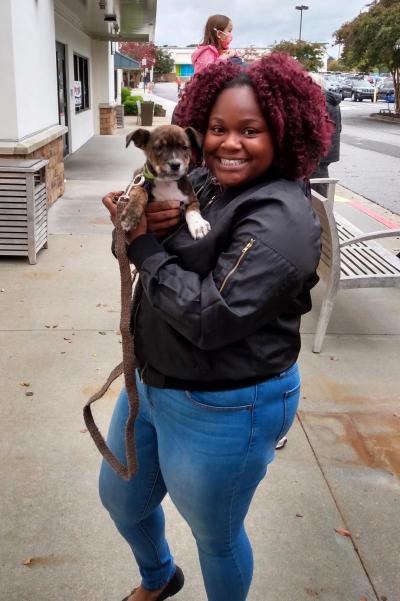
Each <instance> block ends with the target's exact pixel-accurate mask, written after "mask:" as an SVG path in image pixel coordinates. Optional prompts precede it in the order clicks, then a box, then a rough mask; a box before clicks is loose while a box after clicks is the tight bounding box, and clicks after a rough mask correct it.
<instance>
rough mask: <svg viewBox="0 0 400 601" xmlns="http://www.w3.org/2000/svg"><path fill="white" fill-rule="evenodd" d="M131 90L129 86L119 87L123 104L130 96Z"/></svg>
mask: <svg viewBox="0 0 400 601" xmlns="http://www.w3.org/2000/svg"><path fill="white" fill-rule="evenodd" d="M130 95H131V90H130V88H121V102H122V104H125V102H126V101H127V99H128V98H130Z"/></svg>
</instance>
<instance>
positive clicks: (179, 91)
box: [176, 77, 182, 97]
mask: <svg viewBox="0 0 400 601" xmlns="http://www.w3.org/2000/svg"><path fill="white" fill-rule="evenodd" d="M176 86H177V88H178V97H179V95H180V93H181V88H182V80H181V78H180V77H177V78H176Z"/></svg>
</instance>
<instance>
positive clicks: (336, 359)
mask: <svg viewBox="0 0 400 601" xmlns="http://www.w3.org/2000/svg"><path fill="white" fill-rule="evenodd" d="M330 360H331V361H339V357H330Z"/></svg>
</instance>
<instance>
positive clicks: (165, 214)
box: [146, 200, 181, 238]
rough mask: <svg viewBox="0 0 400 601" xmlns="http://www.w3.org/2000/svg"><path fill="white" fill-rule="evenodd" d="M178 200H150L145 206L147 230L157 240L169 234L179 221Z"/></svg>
mask: <svg viewBox="0 0 400 601" xmlns="http://www.w3.org/2000/svg"><path fill="white" fill-rule="evenodd" d="M180 206H181V205H180V202H179V200H168V201H157V200H152V201H151V202H149V204H148V205H147V206H146V218H147V228H148V231H149V232H152V233H153V234H154V235H155V236H157V238H163V237H164V236H167V235H168V234H170V233H171V232H172V231H173V230H174V228H175V227H176V226H177V225H178V224H179V223H180V221H181V209H180Z"/></svg>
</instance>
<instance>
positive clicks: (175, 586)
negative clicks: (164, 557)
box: [122, 566, 185, 601]
mask: <svg viewBox="0 0 400 601" xmlns="http://www.w3.org/2000/svg"><path fill="white" fill-rule="evenodd" d="M184 583H185V577H184V575H183V572H182V570H181V568H180V567H179V566H176V570H175V574H174V575H173V576H172V578H171V580H170V581H169V582H168V584H167V586H166V587H165V589H164V590H163V591H162V592H161V593H160V594H159V595H158V597H157V600H156V601H164V600H165V599H168V597H173V596H174V595H176V593H179V591H180V590H181V588H182V587H183V585H184ZM135 590H136V589H133V591H132V592H131V593H130V594H129V595H128V596H127V597H124V599H122V601H128V599H129V597H130V596H131V595H133V593H134V592H135Z"/></svg>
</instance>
